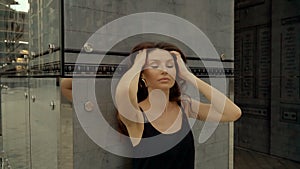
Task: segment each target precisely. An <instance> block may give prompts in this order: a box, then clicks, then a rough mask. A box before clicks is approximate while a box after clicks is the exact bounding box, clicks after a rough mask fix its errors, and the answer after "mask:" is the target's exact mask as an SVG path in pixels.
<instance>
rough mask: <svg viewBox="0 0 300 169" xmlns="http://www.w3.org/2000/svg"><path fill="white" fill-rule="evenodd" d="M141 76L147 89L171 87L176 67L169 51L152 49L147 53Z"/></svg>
mask: <svg viewBox="0 0 300 169" xmlns="http://www.w3.org/2000/svg"><path fill="white" fill-rule="evenodd" d="M142 78H143V79H145V80H146V83H147V87H148V88H149V89H162V90H167V89H170V88H171V87H173V85H174V84H175V79H176V68H175V62H174V59H173V57H172V56H171V54H170V52H169V51H166V50H162V49H154V50H153V51H151V52H150V53H149V54H148V59H147V61H146V64H145V65H144V70H143V72H142Z"/></svg>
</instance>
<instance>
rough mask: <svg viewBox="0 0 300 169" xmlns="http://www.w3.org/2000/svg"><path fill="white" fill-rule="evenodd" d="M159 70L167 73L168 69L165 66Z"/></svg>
mask: <svg viewBox="0 0 300 169" xmlns="http://www.w3.org/2000/svg"><path fill="white" fill-rule="evenodd" d="M160 70H161V71H162V73H168V68H167V67H166V66H161V68H160Z"/></svg>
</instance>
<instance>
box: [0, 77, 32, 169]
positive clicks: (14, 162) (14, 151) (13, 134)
mask: <svg viewBox="0 0 300 169" xmlns="http://www.w3.org/2000/svg"><path fill="white" fill-rule="evenodd" d="M1 84H2V86H4V88H2V90H1V113H2V123H3V125H2V127H3V128H2V130H3V150H4V151H5V153H6V155H7V159H8V160H9V161H8V164H6V165H10V166H11V167H12V168H24V169H29V168H30V148H29V146H30V144H29V143H30V142H29V119H28V117H29V104H28V96H29V94H28V78H1Z"/></svg>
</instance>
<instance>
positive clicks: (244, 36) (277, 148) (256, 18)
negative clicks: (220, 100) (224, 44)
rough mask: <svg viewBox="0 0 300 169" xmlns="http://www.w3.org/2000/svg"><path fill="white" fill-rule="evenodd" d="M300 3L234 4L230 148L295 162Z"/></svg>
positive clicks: (261, 0)
mask: <svg viewBox="0 0 300 169" xmlns="http://www.w3.org/2000/svg"><path fill="white" fill-rule="evenodd" d="M299 9H300V1H298V0H252V1H250V0H236V1H235V47H234V48H235V102H236V103H237V104H238V105H239V106H240V107H241V108H242V111H243V116H242V118H241V119H240V120H239V121H237V122H236V123H235V124H236V125H235V146H239V147H243V148H248V149H252V150H256V151H260V152H263V153H267V154H272V155H276V156H280V157H284V158H288V159H291V160H295V161H300V145H299V142H300V132H299V131H300V93H299V90H300V87H299V82H300V80H299V74H300V69H299V65H300V62H299V61H300V60H299V57H300V10H299Z"/></svg>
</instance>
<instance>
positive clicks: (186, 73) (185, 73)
mask: <svg viewBox="0 0 300 169" xmlns="http://www.w3.org/2000/svg"><path fill="white" fill-rule="evenodd" d="M170 53H171V54H174V55H175V56H176V62H177V64H178V68H179V72H178V76H179V77H180V78H182V79H186V78H187V77H189V76H190V75H191V72H190V71H189V70H188V69H187V67H186V66H185V63H184V61H183V60H182V58H181V55H180V53H179V52H177V51H171V52H170Z"/></svg>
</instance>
